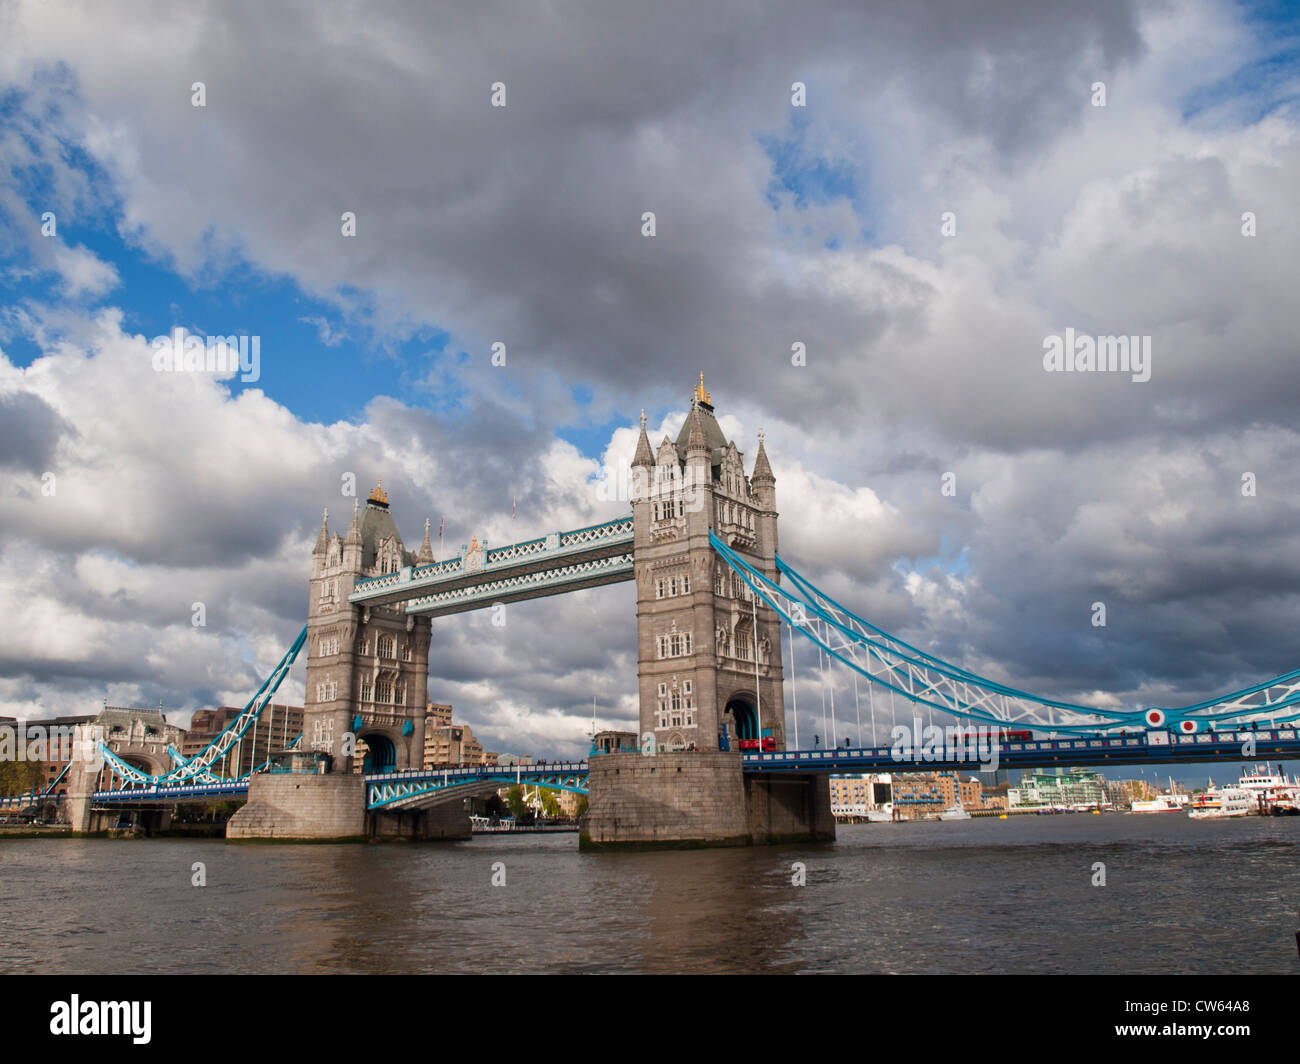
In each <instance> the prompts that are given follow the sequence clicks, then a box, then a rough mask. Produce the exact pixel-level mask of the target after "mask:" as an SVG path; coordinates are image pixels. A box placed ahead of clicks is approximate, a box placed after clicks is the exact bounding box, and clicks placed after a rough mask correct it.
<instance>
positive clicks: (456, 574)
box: [348, 516, 632, 616]
mask: <svg viewBox="0 0 1300 1064" xmlns="http://www.w3.org/2000/svg"><path fill="white" fill-rule="evenodd" d="M631 577H632V518H631V516H627V517H620V518H616V519H615V520H613V521H605V522H603V523H601V524H597V525H588V526H587V527H585V528H575V529H573V530H571V531H568V532H552V533H550V534H549V535H547V536H542V537H538V538H536V539H529V540H524V541H522V542H519V543H511V544H509V545H507V546H504V547H495V548H492V549H486V548H485V549H484V550H483V552H482V554H481V555H478V554H474V555H471V554H470V553H468V552H464V551H463V552H462V553H461V554H460V555H459V556H458V557H456V558H450V559H447V560H446V561H442V562H436V563H434V564H432V565H426V566H420V567H417V568H412V567H409V566H408V567H406V568H404V569H401V570H400V571H398V572H396V573H385V574H383V575H381V576H375V577H369V578H368V579H365V580H358V581H357V583H356V584H355V586H354V589H353V591H352V594H351V595H349V596H348V601H349V602H351V603H354V604H359V605H395V604H397V603H405V604H406V612H407V613H412V614H421V615H425V616H443V615H446V614H450V613H459V612H463V611H465V610H471V609H477V608H479V607H481V606H483V605H489V604H492V603H494V602H499V601H504V602H511V601H517V600H520V599H525V598H535V597H540V596H542V595H551V594H557V593H560V592H563V591H570V590H576V589H578V588H582V587H596V586H599V585H601V584H609V583H615V582H618V581H620V580H628V579H631Z"/></svg>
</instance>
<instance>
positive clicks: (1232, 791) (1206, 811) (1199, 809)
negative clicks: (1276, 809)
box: [1187, 787, 1259, 820]
mask: <svg viewBox="0 0 1300 1064" xmlns="http://www.w3.org/2000/svg"><path fill="white" fill-rule="evenodd" d="M1258 812H1259V804H1258V801H1257V799H1256V797H1255V795H1254V794H1252V793H1251V792H1250V791H1248V790H1246V789H1245V788H1244V787H1224V788H1223V789H1222V790H1213V789H1211V790H1207V791H1202V792H1201V793H1200V794H1198V795H1197V796H1196V798H1195V800H1194V801H1193V802H1192V804H1191V808H1189V809H1188V810H1187V815H1188V816H1189V817H1191V818H1192V819H1193V820H1217V819H1219V818H1222V817H1230V816H1251V815H1252V814H1254V813H1258Z"/></svg>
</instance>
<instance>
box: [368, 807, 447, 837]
mask: <svg viewBox="0 0 1300 1064" xmlns="http://www.w3.org/2000/svg"><path fill="white" fill-rule="evenodd" d="M368 827H369V831H370V837H371V838H372V839H379V840H385V841H398V840H402V839H406V840H409V841H412V842H418V841H421V840H434V839H447V840H456V839H468V838H469V837H470V824H469V814H468V813H466V812H465V809H464V803H463V802H456V803H454V804H451V805H441V806H434V807H433V808H431V809H407V810H397V811H394V812H384V811H377V812H373V813H370V814H369V816H368Z"/></svg>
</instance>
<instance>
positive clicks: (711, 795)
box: [578, 751, 835, 850]
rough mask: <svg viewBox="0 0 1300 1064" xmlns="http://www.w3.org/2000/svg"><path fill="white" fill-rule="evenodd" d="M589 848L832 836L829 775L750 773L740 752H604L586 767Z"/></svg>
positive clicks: (584, 836)
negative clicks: (650, 753)
mask: <svg viewBox="0 0 1300 1064" xmlns="http://www.w3.org/2000/svg"><path fill="white" fill-rule="evenodd" d="M587 788H588V793H589V796H590V797H589V807H588V812H587V816H586V819H585V820H584V821H583V825H582V830H581V832H580V834H579V836H578V842H579V846H580V847H581V848H582V849H583V850H627V849H631V850H640V849H694V848H698V847H713V846H752V845H768V844H772V843H782V842H815V841H831V840H833V839H834V838H835V821H834V819H833V818H832V817H831V801H830V782H829V780H828V778H827V777H825V776H815V775H809V776H791V777H781V778H773V777H766V776H745V775H744V772H743V770H742V767H741V759H740V754H739V753H728V752H723V751H689V752H683V753H661V754H656V755H654V756H650V757H645V756H642V755H641V754H601V755H598V756H596V757H593V758H591V760H590V761H589V763H588V770H587Z"/></svg>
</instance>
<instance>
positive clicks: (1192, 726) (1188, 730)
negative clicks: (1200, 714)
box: [1178, 720, 1200, 735]
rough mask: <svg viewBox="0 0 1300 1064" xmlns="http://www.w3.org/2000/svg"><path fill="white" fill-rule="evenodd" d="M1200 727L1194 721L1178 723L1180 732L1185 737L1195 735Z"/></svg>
mask: <svg viewBox="0 0 1300 1064" xmlns="http://www.w3.org/2000/svg"><path fill="white" fill-rule="evenodd" d="M1198 727H1200V725H1198V724H1197V723H1196V721H1194V720H1181V721H1179V722H1178V730H1179V731H1180V732H1182V733H1183V734H1184V735H1194V734H1195V733H1196V729H1197V728H1198Z"/></svg>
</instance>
